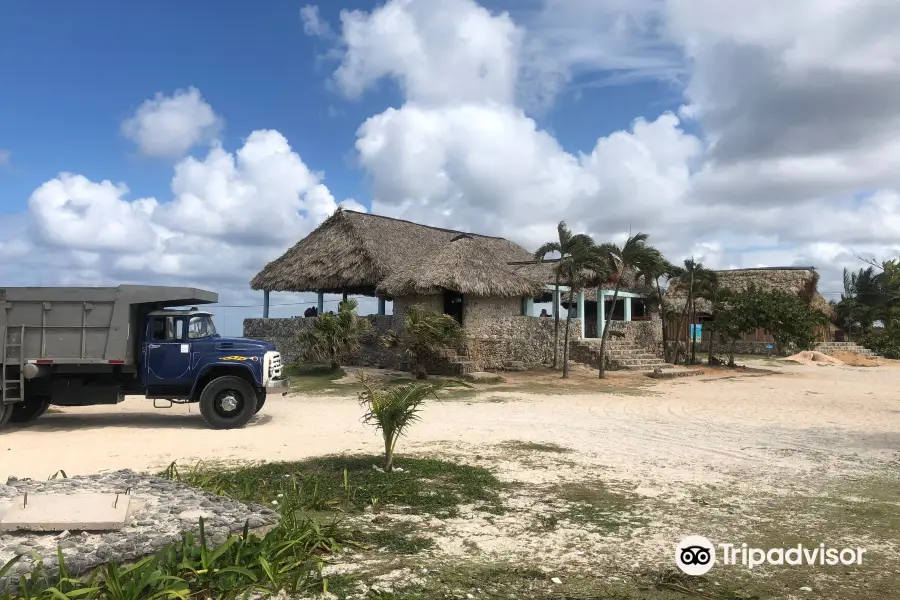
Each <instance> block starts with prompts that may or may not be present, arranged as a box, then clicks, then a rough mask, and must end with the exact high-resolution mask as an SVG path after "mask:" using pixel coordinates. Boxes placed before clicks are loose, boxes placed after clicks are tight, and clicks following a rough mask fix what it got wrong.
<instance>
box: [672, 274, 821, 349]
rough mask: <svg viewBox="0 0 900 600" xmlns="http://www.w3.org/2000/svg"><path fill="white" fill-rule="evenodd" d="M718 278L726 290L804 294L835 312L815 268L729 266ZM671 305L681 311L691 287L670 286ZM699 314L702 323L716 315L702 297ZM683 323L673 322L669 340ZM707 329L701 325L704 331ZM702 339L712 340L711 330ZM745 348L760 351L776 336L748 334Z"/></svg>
mask: <svg viewBox="0 0 900 600" xmlns="http://www.w3.org/2000/svg"><path fill="white" fill-rule="evenodd" d="M715 273H716V277H717V278H718V281H719V284H720V285H721V286H723V287H724V288H725V289H728V290H731V291H742V290H745V289H747V288H748V287H750V286H751V285H752V286H756V287H757V288H760V289H774V290H781V291H784V292H789V293H791V294H796V295H797V296H800V297H801V298H803V299H804V300H806V302H807V303H808V304H809V306H811V307H813V308H815V309H816V310H819V311H820V312H822V313H825V314H827V315H829V316H831V314H832V310H833V309H832V308H831V305H830V304H829V303H828V301H827V300H825V298H824V297H823V296H822V295H821V294H820V293H819V291H818V284H819V273H818V272H817V271H816V268H815V267H755V268H748V269H727V270H722V271H716V272H715ZM666 302H667V308H668V309H669V310H672V311H674V312H681V311H682V310H683V309H684V305H685V303H686V302H687V290H686V289H685V288H684V287H679V286H677V285H673V286H671V287H670V289H669V294H668V296H667V301H666ZM695 305H696V308H697V314H698V319H697V321H698V323H700V324H701V325H702V323H704V322H706V321H709V320H710V319H713V318H715V315H714V313H713V308H712V303H711V302H709V301H708V300H706V299H704V298H698V299H696V301H695ZM678 327H679V324H678V323H676V322H675V321H674V320H671V321H669V323H668V325H667V332H668V334H669V339H675V337H676V332H677V329H678ZM702 329H705V328H702V327H701V330H702ZM829 334H830V332H829V331H826V330H824V329H823V330H822V331H821V332H819V334H818V336H819V337H820V339H822V340H824V339H827V337H828V335H829ZM700 336H701V337H700V339H701V340H702V342H704V343H705V342H708V341H709V336H710V333H709V331H706V330H702V331H701V334H700ZM688 337H689V333H688V332H687V331H686V330H685V331H683V332H682V335H681V339H687V338H688ZM742 343H743V344H745V345H744V346H742V350H743V351H746V352H758V351H760V349H761V348H762V349H765V348H768V347H769V346H771V345H772V344H773V343H774V339H773V338H772V337H771V336H769V335H767V334H766V333H765V332H764V331H763V330H762V329H760V330H759V331H755V332H751V333H748V334H747V335H745V336H744V339H743V340H742Z"/></svg>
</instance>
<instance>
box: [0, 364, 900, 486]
mask: <svg viewBox="0 0 900 600" xmlns="http://www.w3.org/2000/svg"><path fill="white" fill-rule="evenodd" d="M779 371H780V373H779V374H776V375H767V376H757V377H734V378H717V379H714V380H711V379H709V378H696V377H694V378H684V379H681V380H674V381H662V382H660V383H659V384H657V385H655V386H652V387H650V388H648V391H647V394H646V395H639V396H634V395H621V396H620V395H615V394H608V393H603V394H593V395H583V394H582V395H543V394H542V395H537V394H522V393H510V394H504V395H501V396H503V397H502V401H499V400H500V398H497V396H498V394H496V393H494V394H491V396H492V401H480V400H474V401H473V400H467V401H463V400H450V401H445V402H440V403H438V402H432V403H431V404H429V405H428V406H427V407H426V408H425V410H424V411H423V413H422V421H421V422H420V423H417V424H415V426H414V427H413V428H412V429H411V431H410V436H409V438H408V439H406V440H403V441H402V442H401V447H400V451H401V452H404V451H428V450H429V449H437V448H441V449H442V451H444V452H450V453H464V454H470V455H474V454H476V453H478V452H480V450H479V448H482V447H484V446H487V445H491V444H497V443H500V442H503V441H507V440H522V441H543V442H555V443H558V444H562V445H564V446H567V447H569V448H571V449H572V450H574V451H575V453H574V454H575V455H577V456H578V457H579V461H580V462H584V463H585V464H596V465H602V466H603V467H605V468H607V469H611V470H612V471H613V472H615V473H616V474H618V475H620V476H623V477H627V478H629V479H631V480H640V481H643V482H645V483H646V484H647V485H653V484H654V482H657V483H658V482H662V481H666V482H668V483H669V484H674V483H677V482H678V481H692V482H704V481H716V480H717V478H718V477H719V474H720V473H721V472H722V471H723V470H726V469H731V468H741V467H744V466H746V467H754V466H759V465H760V464H761V463H763V464H765V465H766V466H767V468H768V469H770V470H772V471H773V473H774V472H777V471H780V470H781V469H780V467H783V468H785V469H787V470H789V471H790V470H797V469H801V470H802V469H804V468H806V467H807V466H809V465H812V464H814V463H815V461H816V460H817V456H819V455H824V454H827V455H829V456H831V457H834V458H838V457H841V456H856V457H862V458H872V459H876V460H889V459H891V458H892V457H897V456H900V396H898V393H897V390H898V389H900V367H898V366H896V365H889V366H882V367H878V368H875V369H872V368H868V369H867V368H854V367H833V366H827V367H823V366H805V365H804V366H798V365H791V366H784V367H780V368H779ZM361 414H362V411H361V408H360V407H359V405H358V403H357V401H356V399H355V398H331V397H321V396H300V395H294V396H287V397H272V398H270V399H269V401H268V403H267V404H266V407H265V408H264V410H263V411H262V412H261V413H260V414H259V415H258V416H257V417H256V418H255V419H254V420H253V421H252V422H251V423H250V424H249V425H248V426H247V427H246V428H245V429H241V430H231V431H213V430H210V429H207V428H206V427H205V426H204V424H203V422H202V420H201V419H200V416H199V414H198V413H197V409H196V407H189V406H175V407H173V408H170V409H154V408H153V407H152V403H151V402H150V401H147V400H143V399H137V398H129V399H127V400H126V402H124V403H122V404H120V405H117V406H98V407H89V408H79V409H65V410H60V411H58V412H53V413H51V414H47V415H45V416H43V417H41V418H40V419H39V420H37V421H36V422H34V423H32V424H30V425H28V426H26V427H21V428H13V427H9V428H6V429H4V431H3V433H2V434H0V481H3V480H5V479H6V477H7V476H9V475H15V476H18V477H34V478H46V477H48V476H49V475H51V474H52V473H54V472H56V471H58V470H60V469H62V470H65V471H66V473H68V474H69V475H74V474H87V473H95V472H98V471H103V470H114V469H121V468H131V469H135V470H151V471H152V470H157V469H161V468H163V467H165V466H166V465H167V464H169V463H171V462H172V461H174V460H178V461H179V462H190V461H194V460H197V459H206V460H229V459H249V460H259V459H265V460H269V461H277V460H290V459H300V458H305V457H309V456H314V455H321V454H328V453H341V452H350V453H353V452H372V453H377V452H378V451H379V450H380V441H379V437H378V435H377V434H376V432H375V431H374V430H372V429H371V428H369V427H366V426H364V425H363V424H362V423H361V422H360V416H361ZM523 475H525V474H523ZM529 476H530V477H538V478H541V477H547V478H552V477H557V475H556V474H554V473H540V472H535V473H533V474H529Z"/></svg>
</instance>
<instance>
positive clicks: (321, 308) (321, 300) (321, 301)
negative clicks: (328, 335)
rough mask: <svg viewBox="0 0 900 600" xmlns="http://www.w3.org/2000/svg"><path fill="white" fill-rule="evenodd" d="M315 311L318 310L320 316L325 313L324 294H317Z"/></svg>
mask: <svg viewBox="0 0 900 600" xmlns="http://www.w3.org/2000/svg"><path fill="white" fill-rule="evenodd" d="M316 309H318V311H319V314H320V315H321V314H322V313H323V312H325V294H324V293H322V292H319V300H318V303H317V304H316Z"/></svg>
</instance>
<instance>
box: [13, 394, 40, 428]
mask: <svg viewBox="0 0 900 600" xmlns="http://www.w3.org/2000/svg"><path fill="white" fill-rule="evenodd" d="M49 407H50V398H49V397H47V396H26V399H25V401H24V402H17V403H16V404H13V405H12V414H11V415H10V417H9V422H10V423H28V422H29V421H34V420H35V419H37V418H38V417H39V416H41V415H42V414H44V413H45V412H47V409H48V408H49Z"/></svg>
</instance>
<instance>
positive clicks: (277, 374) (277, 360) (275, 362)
mask: <svg viewBox="0 0 900 600" xmlns="http://www.w3.org/2000/svg"><path fill="white" fill-rule="evenodd" d="M281 371H282V367H281V354H279V353H277V352H276V353H275V356H273V357H272V378H273V379H281Z"/></svg>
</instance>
